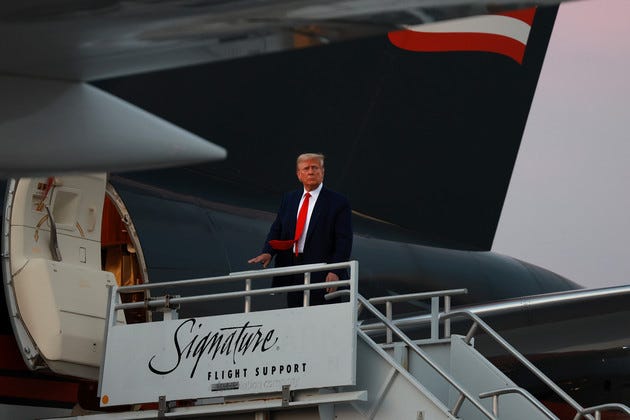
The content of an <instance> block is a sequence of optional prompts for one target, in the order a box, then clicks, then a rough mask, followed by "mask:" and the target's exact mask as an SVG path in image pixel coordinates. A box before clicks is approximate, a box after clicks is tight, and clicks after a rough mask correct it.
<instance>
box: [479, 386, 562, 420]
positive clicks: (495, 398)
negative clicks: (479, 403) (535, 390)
mask: <svg viewBox="0 0 630 420" xmlns="http://www.w3.org/2000/svg"><path fill="white" fill-rule="evenodd" d="M506 394H519V395H521V396H523V397H524V398H525V399H526V400H528V401H529V402H530V403H531V404H532V405H534V406H535V407H536V408H537V409H538V410H539V411H540V412H541V413H543V414H544V415H545V416H546V417H547V418H548V419H551V420H555V419H557V417H556V416H555V415H554V414H553V413H552V412H551V411H549V409H548V408H547V407H545V406H544V405H542V403H541V402H540V401H538V400H537V399H536V398H535V397H534V396H533V395H532V394H530V393H529V392H528V391H527V390H526V389H523V388H520V387H510V388H501V389H496V390H494V391H488V392H482V393H481V394H479V398H481V399H483V398H490V397H492V413H493V414H494V415H495V416H497V417H499V396H501V395H506Z"/></svg>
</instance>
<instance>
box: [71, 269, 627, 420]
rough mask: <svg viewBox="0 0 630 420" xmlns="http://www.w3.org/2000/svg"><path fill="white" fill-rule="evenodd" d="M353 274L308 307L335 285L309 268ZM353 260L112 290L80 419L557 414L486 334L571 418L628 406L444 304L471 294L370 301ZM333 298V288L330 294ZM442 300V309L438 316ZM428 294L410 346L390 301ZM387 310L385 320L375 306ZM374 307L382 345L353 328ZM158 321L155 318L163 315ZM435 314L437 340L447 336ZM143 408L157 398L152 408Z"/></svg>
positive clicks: (418, 418) (434, 419)
mask: <svg viewBox="0 0 630 420" xmlns="http://www.w3.org/2000/svg"><path fill="white" fill-rule="evenodd" d="M340 268H346V269H349V273H350V279H349V280H340V281H337V282H336V285H337V286H338V287H340V288H342V290H339V291H338V292H335V293H334V294H331V295H343V296H346V297H347V298H345V301H344V302H342V303H336V304H331V305H322V306H309V293H310V290H313V289H317V288H323V287H328V286H330V285H332V284H333V283H315V284H311V283H310V276H311V273H312V272H317V271H329V270H333V269H340ZM297 273H300V274H301V273H304V279H305V281H304V284H303V285H297V286H286V287H278V288H264V289H256V288H252V284H253V282H255V281H256V280H257V279H261V278H267V279H268V278H269V277H271V276H276V275H285V274H297ZM357 281H358V262H356V261H351V262H347V263H338V264H313V265H303V266H297V267H286V268H277V269H267V270H257V271H247V272H240V273H232V274H230V275H228V276H221V277H214V278H204V279H193V280H184V281H177V282H171V283H159V284H145V285H136V286H127V287H115V286H114V287H112V288H111V290H110V299H109V308H108V316H107V319H106V322H107V325H106V332H105V334H106V346H105V354H104V356H103V363H102V364H101V373H100V381H99V398H100V401H101V406H102V407H104V408H105V409H112V408H116V407H117V406H123V407H125V408H126V409H128V411H123V412H116V413H99V414H90V415H86V416H82V417H81V418H94V419H100V418H103V419H107V418H116V419H120V418H128V419H141V418H228V419H241V418H243V419H247V418H249V419H257V420H258V419H261V420H262V419H322V420H327V419H330V420H332V419H414V420H429V419H431V420H438V419H455V418H462V419H486V418H488V419H498V418H500V419H527V420H532V419H555V418H557V417H555V416H554V414H553V413H552V412H550V411H549V410H548V409H547V408H546V407H545V406H543V405H542V404H541V403H540V402H539V401H537V400H536V399H535V398H534V397H533V396H532V395H531V394H530V393H528V392H527V391H526V390H525V389H523V388H520V387H518V386H517V385H516V384H514V383H513V382H512V381H511V380H510V379H509V378H508V377H506V376H505V375H504V374H503V373H501V372H500V371H499V370H498V369H497V368H495V367H494V366H493V365H492V364H491V363H490V362H489V361H488V360H487V359H485V358H484V357H483V356H482V355H481V354H480V353H478V352H477V351H476V350H475V349H474V347H473V346H472V345H471V343H473V342H474V340H473V337H474V335H475V333H476V331H477V330H478V329H482V330H484V331H485V332H486V333H487V334H488V335H489V336H490V337H492V338H493V339H495V340H496V341H497V342H498V343H499V344H500V345H502V346H503V347H504V348H505V349H506V350H507V351H509V352H510V353H511V354H512V355H513V356H514V357H516V358H517V359H518V360H519V361H520V362H521V363H522V364H523V365H525V366H526V367H527V368H528V369H529V370H530V371H531V372H533V373H534V374H535V375H536V376H538V377H539V378H540V379H541V380H542V381H543V382H545V383H546V384H547V385H548V386H549V388H550V389H551V390H553V391H554V392H556V393H557V394H558V395H559V396H560V397H561V398H563V399H564V400H565V401H566V402H567V403H568V404H569V405H571V406H572V407H573V408H574V409H575V412H576V415H575V419H579V418H582V417H585V418H596V419H597V418H600V416H601V412H602V411H606V410H612V411H621V412H625V413H627V414H629V415H630V410H629V409H628V408H627V407H625V406H623V405H620V404H609V405H605V406H598V407H591V408H587V409H585V408H583V407H581V406H580V405H579V404H578V403H577V402H576V401H574V400H573V399H572V398H571V397H570V396H568V395H567V394H566V393H565V392H564V391H562V389H560V388H559V387H558V386H557V385H556V384H554V383H553V382H552V381H551V380H550V379H549V378H547V377H546V376H545V375H544V374H543V373H542V372H540V371H539V370H538V369H536V367H534V366H533V365H532V364H531V363H530V362H529V361H527V360H526V359H525V358H524V357H523V356H522V355H520V354H519V353H518V352H517V351H516V350H515V349H514V348H512V347H511V346H510V345H509V344H508V343H506V342H505V341H504V340H503V339H502V338H501V337H499V336H498V335H497V334H496V333H495V332H494V331H493V330H492V329H491V328H490V327H489V326H488V325H487V324H485V323H484V322H483V321H482V320H481V319H479V318H478V317H477V316H476V315H474V314H472V313H469V312H450V308H449V306H450V296H451V295H454V294H459V293H465V290H463V289H460V290H453V291H442V292H430V293H420V294H413V295H407V296H396V297H386V298H374V299H370V300H366V299H365V298H363V297H362V296H361V295H359V294H358V292H357ZM219 282H236V284H238V285H239V286H240V287H242V285H243V284H244V290H243V289H241V290H239V291H234V292H226V293H217V294H207V295H201V296H200V295H197V296H187V297H179V296H168V295H167V296H164V297H161V298H152V299H151V300H147V301H145V302H135V303H122V299H121V295H123V294H125V293H131V292H138V291H141V290H147V289H150V290H151V289H155V288H159V289H161V290H165V289H168V288H171V287H177V289H178V291H180V290H182V289H183V288H184V287H185V286H200V285H207V286H208V287H209V288H210V287H211V285H212V284H215V283H219ZM289 291H303V293H304V307H301V308H286V309H277V310H268V311H258V312H252V311H251V308H252V305H251V304H252V299H255V297H256V296H260V295H264V294H272V293H281V292H289ZM331 295H329V296H331ZM440 298H443V300H444V312H442V313H440V312H439V307H440ZM223 299H242V300H244V311H243V312H242V313H238V314H227V315H221V316H211V317H198V318H187V319H178V316H177V310H176V309H177V308H178V307H179V305H185V304H187V303H191V302H197V303H198V302H208V304H209V305H210V304H212V302H213V301H217V300H223ZM418 299H430V300H431V319H432V322H431V337H430V338H429V339H426V340H421V341H413V340H411V339H410V338H409V337H408V336H406V335H405V334H404V333H403V332H402V331H401V330H400V329H399V328H398V327H396V326H395V325H394V323H392V321H391V314H392V309H391V307H392V304H393V303H394V302H396V301H402V300H418ZM379 304H385V307H386V314H385V315H383V314H382V313H381V312H379V311H378V310H377V309H376V308H375V306H374V305H379ZM142 307H144V308H147V309H148V310H152V311H157V310H159V311H161V312H163V313H164V316H163V320H160V321H155V322H147V323H142V324H130V325H126V324H122V323H120V322H117V319H120V317H118V318H117V314H118V312H119V311H122V310H125V309H134V308H135V309H137V308H142ZM360 309H362V310H367V311H369V312H370V313H371V315H373V316H374V317H376V318H377V319H379V320H380V321H381V322H382V323H383V324H384V325H385V326H386V328H387V333H386V337H385V342H384V343H377V342H376V341H375V340H374V339H373V338H371V336H370V335H368V334H366V332H364V331H362V330H361V328H360V325H359V323H358V322H357V314H358V312H359V310H360ZM455 317H467V318H469V319H470V320H471V321H472V328H471V329H470V331H469V333H468V334H467V335H466V336H461V335H451V334H450V320H451V319H452V318H455ZM156 318H157V317H156ZM440 320H441V321H443V330H444V331H443V332H444V334H443V338H440V337H439V327H440ZM147 404H152V406H151V405H149V406H148V407H149V408H148V409H147Z"/></svg>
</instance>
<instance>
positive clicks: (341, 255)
mask: <svg viewBox="0 0 630 420" xmlns="http://www.w3.org/2000/svg"><path fill="white" fill-rule="evenodd" d="M303 192H304V190H303V189H300V190H297V191H292V192H290V193H287V194H285V195H284V196H283V197H282V202H281V204H280V209H279V210H278V214H277V216H276V220H275V221H274V222H273V224H272V225H271V228H270V229H269V234H268V235H267V240H266V241H265V246H264V247H263V252H267V253H269V254H271V255H272V256H275V258H276V267H287V266H290V265H293V252H294V251H293V248H292V249H289V250H287V251H277V250H275V249H273V248H271V246H270V245H269V241H270V240H272V239H281V240H287V239H293V237H294V235H295V223H296V215H297V212H298V206H299V204H300V199H301V198H302V194H303ZM351 251H352V217H351V210H350V203H349V202H348V199H347V198H346V197H344V196H343V195H341V194H339V193H336V192H334V191H331V190H329V189H327V188H326V187H322V190H321V191H320V193H319V197H317V202H316V203H315V207H314V208H313V214H312V215H311V219H310V222H309V225H308V231H307V232H306V239H305V242H304V253H303V260H302V263H303V264H314V263H336V262H342V261H348V260H349V259H350V252H351ZM327 273H328V271H326V272H320V273H313V274H312V276H311V282H313V283H318V282H322V281H324V280H325V278H326V274H327ZM335 273H336V274H337V275H338V276H339V278H340V279H343V278H347V273H346V272H345V270H335ZM292 283H294V281H293V279H291V278H290V277H278V278H275V279H274V286H284V285H288V284H292Z"/></svg>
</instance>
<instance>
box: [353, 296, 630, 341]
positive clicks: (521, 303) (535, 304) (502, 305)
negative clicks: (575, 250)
mask: <svg viewBox="0 0 630 420" xmlns="http://www.w3.org/2000/svg"><path fill="white" fill-rule="evenodd" d="M628 294H630V286H613V287H605V288H601V289H584V290H570V291H564V292H554V293H546V294H542V295H533V296H527V297H521V298H514V299H507V300H504V301H499V302H493V303H485V304H478V305H474V306H467V307H461V308H460V310H468V311H470V312H472V313H474V314H477V315H479V316H489V315H494V314H497V313H500V314H507V313H513V312H521V311H531V310H534V309H538V308H545V307H548V306H552V305H556V304H558V303H576V302H587V301H590V300H594V299H599V298H604V297H616V296H624V295H628ZM429 322H431V317H430V316H429V315H417V316H412V317H408V318H402V319H397V320H395V321H394V323H395V324H396V325H398V326H399V327H403V328H404V327H412V326H418V325H424V324H428V323H429ZM361 328H362V330H363V331H366V332H371V331H378V330H382V329H383V326H382V325H381V324H377V323H375V324H370V325H363V326H362V327H361Z"/></svg>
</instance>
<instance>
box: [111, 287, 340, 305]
mask: <svg viewBox="0 0 630 420" xmlns="http://www.w3.org/2000/svg"><path fill="white" fill-rule="evenodd" d="M350 282H351V281H350V280H337V281H329V282H325V283H312V284H297V285H294V286H282V287H270V288H266V289H255V290H244V291H239V292H225V293H215V294H208V295H198V296H185V297H177V298H175V297H171V298H169V297H166V296H165V297H159V298H156V299H153V300H150V301H145V302H131V303H119V304H117V305H116V306H115V307H114V309H115V310H117V311H118V310H121V309H134V308H145V307H148V308H158V307H163V306H164V305H165V304H167V302H168V303H169V304H172V305H177V304H182V303H198V302H208V301H211V300H221V299H232V298H239V297H248V296H256V295H268V294H271V293H280V292H299V291H304V290H313V289H325V288H327V287H331V286H337V287H338V286H349V285H350Z"/></svg>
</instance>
